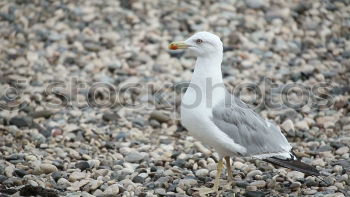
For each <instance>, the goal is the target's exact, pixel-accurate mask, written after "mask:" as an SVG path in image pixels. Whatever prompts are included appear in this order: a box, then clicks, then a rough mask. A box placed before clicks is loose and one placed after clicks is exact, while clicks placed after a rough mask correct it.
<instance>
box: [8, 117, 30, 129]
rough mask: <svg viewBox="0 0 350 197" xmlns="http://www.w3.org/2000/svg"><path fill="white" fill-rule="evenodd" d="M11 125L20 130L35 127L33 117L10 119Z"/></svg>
mask: <svg viewBox="0 0 350 197" xmlns="http://www.w3.org/2000/svg"><path fill="white" fill-rule="evenodd" d="M9 123H10V125H15V126H17V127H18V128H23V127H31V126H32V125H33V119H32V118H31V117H19V116H15V117H13V118H11V119H10V121H9Z"/></svg>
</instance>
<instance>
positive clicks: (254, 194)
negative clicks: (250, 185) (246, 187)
mask: <svg viewBox="0 0 350 197" xmlns="http://www.w3.org/2000/svg"><path fill="white" fill-rule="evenodd" d="M244 196H245V197H264V196H265V194H264V193H263V192H260V191H247V192H246V193H244Z"/></svg>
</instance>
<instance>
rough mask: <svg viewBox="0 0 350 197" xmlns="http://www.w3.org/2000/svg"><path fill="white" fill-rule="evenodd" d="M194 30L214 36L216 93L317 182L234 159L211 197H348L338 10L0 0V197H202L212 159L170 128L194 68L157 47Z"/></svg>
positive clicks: (312, 5) (245, 3)
mask: <svg viewBox="0 0 350 197" xmlns="http://www.w3.org/2000/svg"><path fill="white" fill-rule="evenodd" d="M198 31H209V32H213V33H215V34H217V35H219V36H220V37H221V40H222V42H223V43H224V60H223V65H222V71H223V76H224V81H225V85H226V87H227V88H228V89H229V90H230V91H231V92H232V93H234V94H237V95H238V96H240V98H241V99H242V100H244V101H245V102H246V103H247V104H248V105H249V106H251V107H252V108H254V109H255V111H257V112H258V113H259V114H260V115H261V116H263V117H264V118H267V119H270V120H271V121H273V122H275V123H276V124H277V125H279V126H280V127H281V130H282V131H283V133H284V135H285V136H286V137H287V139H288V141H289V142H290V143H291V145H292V146H293V150H294V152H295V154H296V155H297V156H298V157H299V158H300V159H302V161H303V162H305V163H307V164H309V165H312V166H314V167H316V168H317V169H318V170H319V171H320V172H321V173H322V175H323V176H321V177H314V176H306V175H305V174H303V173H301V172H297V171H291V170H288V169H285V168H279V167H277V166H273V165H271V164H268V163H266V162H264V161H262V160H256V159H252V158H239V157H237V158H232V163H233V164H232V166H233V177H234V180H235V181H234V184H233V185H230V186H227V185H226V186H225V187H224V188H221V189H220V193H219V196H225V197H229V196H234V195H235V196H236V197H237V196H247V197H262V196H285V197H288V196H290V197H297V196H316V197H321V196H322V197H346V196H350V149H349V147H350V96H349V92H350V86H349V84H350V2H349V1H348V0H336V1H330V0H329V1H328V0H315V1H311V0H307V1H301V0H283V1H279V0H220V1H204V0H203V1H181V0H164V1H162V0H156V1H150V0H140V1H136V0H120V1H112V0H89V1H83V0H76V1H69V0H60V1H53V0H47V1H43V0H32V1H30V0H4V1H1V2H0V196H50V197H51V196H53V197H54V196H69V197H75V196H83V197H90V196H103V197H104V196H106V197H107V196H123V197H133V196H144V197H153V196H154V197H156V196H167V197H168V196H169V197H173V196H174V197H186V196H199V194H198V192H197V191H196V190H195V189H194V188H200V187H211V186H212V185H213V180H214V178H215V174H216V164H217V160H218V154H217V153H216V152H215V151H214V150H213V149H212V148H210V147H208V146H206V145H205V144H202V143H200V142H199V141H197V140H196V139H195V138H194V137H192V136H191V135H189V133H188V131H186V129H184V128H183V126H182V125H181V123H180V121H179V117H180V115H179V105H180V102H181V95H182V94H183V91H184V89H185V88H186V87H187V85H188V82H189V81H190V79H191V75H192V72H193V65H194V63H195V58H194V57H193V56H192V55H191V54H190V53H187V52H184V51H175V52H174V51H170V50H169V49H168V44H169V43H170V42H172V41H181V40H184V39H186V38H188V37H189V36H191V35H193V34H194V33H195V32H198ZM226 180H227V176H226V174H225V170H224V173H223V175H222V177H221V182H222V183H223V184H222V185H225V183H226V182H227V181H226ZM211 196H215V194H212V195H211Z"/></svg>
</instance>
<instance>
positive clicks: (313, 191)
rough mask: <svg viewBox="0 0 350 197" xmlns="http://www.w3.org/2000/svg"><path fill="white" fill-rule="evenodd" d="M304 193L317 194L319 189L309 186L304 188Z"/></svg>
mask: <svg viewBox="0 0 350 197" xmlns="http://www.w3.org/2000/svg"><path fill="white" fill-rule="evenodd" d="M303 193H304V194H305V195H313V194H316V193H317V190H314V189H310V188H307V189H304V190H303Z"/></svg>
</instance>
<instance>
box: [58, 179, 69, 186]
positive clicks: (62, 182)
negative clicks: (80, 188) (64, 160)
mask: <svg viewBox="0 0 350 197" xmlns="http://www.w3.org/2000/svg"><path fill="white" fill-rule="evenodd" d="M70 184H71V183H70V182H69V181H68V180H67V179H65V178H59V179H58V180H57V185H59V186H60V187H63V188H66V187H69V186H70Z"/></svg>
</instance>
